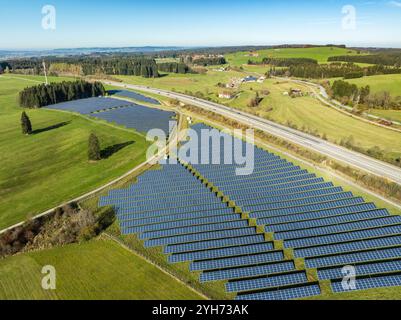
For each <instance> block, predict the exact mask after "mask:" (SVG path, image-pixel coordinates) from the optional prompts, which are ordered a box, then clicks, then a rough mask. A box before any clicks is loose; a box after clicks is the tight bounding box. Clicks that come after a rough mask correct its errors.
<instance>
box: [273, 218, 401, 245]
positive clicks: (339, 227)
mask: <svg viewBox="0 0 401 320" xmlns="http://www.w3.org/2000/svg"><path fill="white" fill-rule="evenodd" d="M395 224H401V216H385V217H379V218H371V219H368V220H359V221H357V222H346V223H340V224H335V225H330V226H324V227H313V228H310V229H301V230H295V231H284V232H277V233H275V235H274V237H275V239H277V240H287V239H299V238H303V239H304V238H308V237H315V236H321V235H327V234H333V233H339V232H348V231H355V230H363V229H369V228H375V227H379V226H388V225H395Z"/></svg>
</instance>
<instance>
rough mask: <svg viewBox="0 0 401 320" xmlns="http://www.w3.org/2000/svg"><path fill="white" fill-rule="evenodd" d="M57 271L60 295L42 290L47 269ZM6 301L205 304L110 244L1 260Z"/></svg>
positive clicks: (0, 287)
mask: <svg viewBox="0 0 401 320" xmlns="http://www.w3.org/2000/svg"><path fill="white" fill-rule="evenodd" d="M46 265H51V266H54V267H55V268H56V281H57V282H56V285H57V288H56V290H54V291H46V290H43V289H42V287H41V281H42V278H43V275H42V274H41V270H42V268H43V266H46ZM0 274H1V279H0V280H1V281H0V300H5V299H9V300H11V299H35V300H39V299H40V300H41V299H68V300H78V299H85V300H88V299H89V300H92V299H100V300H103V299H113V300H128V299H129V300H157V299H161V300H167V299H179V300H186V299H201V297H200V296H199V295H197V294H196V293H195V292H193V291H192V290H190V289H189V288H188V287H186V286H185V285H183V284H181V283H180V282H178V281H177V280H175V279H174V278H172V277H171V276H169V275H167V274H165V273H163V272H162V271H160V270H159V269H158V268H156V267H154V266H152V265H151V264H149V263H148V262H146V261H144V260H142V259H141V258H139V257H138V256H136V255H134V254H133V253H131V252H129V251H128V250H126V249H124V248H122V247H121V246H120V245H118V244H116V243H115V242H113V241H110V240H93V241H91V242H88V243H84V244H80V245H78V244H77V245H68V246H65V247H60V248H54V249H50V250H44V251H40V252H32V253H24V254H20V255H18V256H14V257H9V258H6V259H3V260H0Z"/></svg>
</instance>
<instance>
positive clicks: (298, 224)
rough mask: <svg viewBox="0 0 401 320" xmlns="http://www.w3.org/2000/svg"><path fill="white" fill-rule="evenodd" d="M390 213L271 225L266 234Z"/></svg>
mask: <svg viewBox="0 0 401 320" xmlns="http://www.w3.org/2000/svg"><path fill="white" fill-rule="evenodd" d="M388 215H389V213H388V212H387V210H385V209H381V210H372V211H364V212H357V213H348V214H345V215H337V216H332V217H329V218H321V219H315V220H306V221H301V222H292V223H285V224H276V225H269V226H266V227H265V230H266V232H282V231H291V230H299V229H306V228H314V227H320V226H327V225H332V224H339V223H344V222H351V221H358V220H365V219H370V218H379V217H386V216H388Z"/></svg>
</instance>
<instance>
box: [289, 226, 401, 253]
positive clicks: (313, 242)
mask: <svg viewBox="0 0 401 320" xmlns="http://www.w3.org/2000/svg"><path fill="white" fill-rule="evenodd" d="M399 233H401V225H391V226H384V225H382V226H380V227H376V228H372V229H365V230H357V231H345V232H343V233H337V234H329V235H322V236H315V237H310V238H301V239H293V240H285V241H284V246H285V247H286V248H302V247H312V246H318V245H325V244H330V243H339V242H347V241H352V240H358V239H367V238H374V237H380V236H385V235H392V234H399Z"/></svg>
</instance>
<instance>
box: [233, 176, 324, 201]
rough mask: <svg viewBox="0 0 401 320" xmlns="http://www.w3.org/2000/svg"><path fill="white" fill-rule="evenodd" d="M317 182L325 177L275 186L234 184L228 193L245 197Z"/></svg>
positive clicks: (320, 181) (322, 181)
mask: <svg viewBox="0 0 401 320" xmlns="http://www.w3.org/2000/svg"><path fill="white" fill-rule="evenodd" d="M317 183H324V180H323V178H314V177H313V178H306V179H300V180H298V181H290V182H288V183H281V184H277V185H274V186H264V185H263V184H262V185H259V186H253V185H248V186H245V185H244V186H242V188H241V186H238V188H235V187H234V186H233V187H232V188H230V190H229V192H228V193H227V195H229V196H230V197H233V199H234V197H235V198H236V197H240V196H241V197H244V196H246V195H252V194H257V193H262V192H265V193H270V192H279V191H282V190H286V189H292V188H297V187H303V186H309V185H312V184H317Z"/></svg>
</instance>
